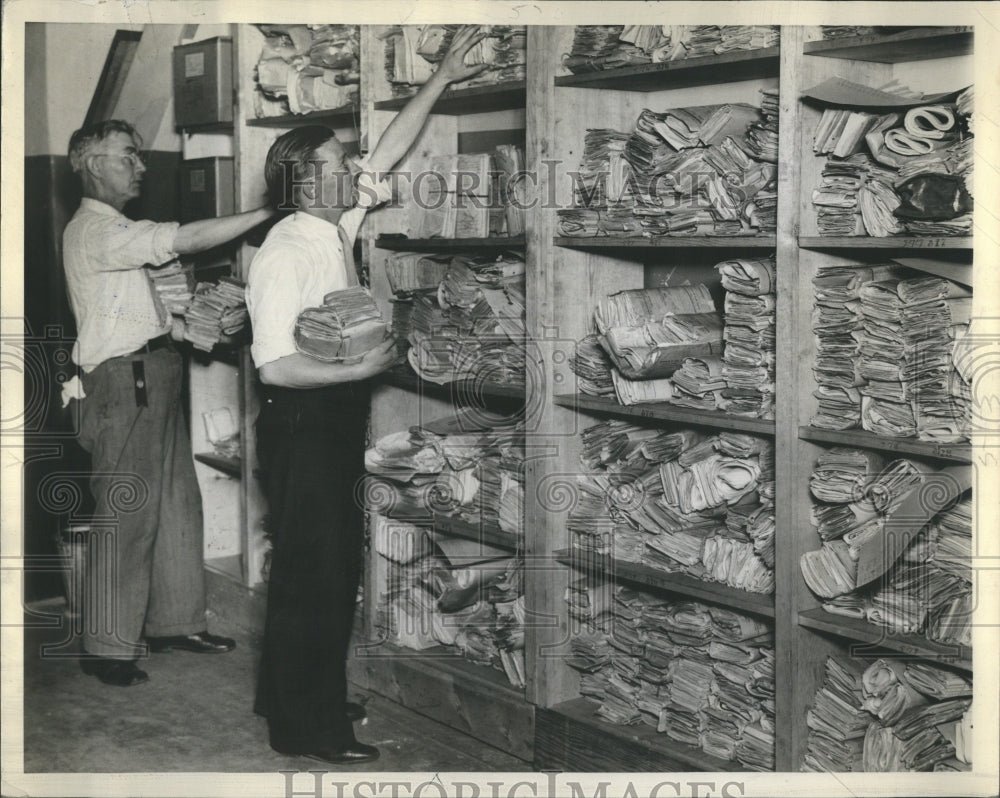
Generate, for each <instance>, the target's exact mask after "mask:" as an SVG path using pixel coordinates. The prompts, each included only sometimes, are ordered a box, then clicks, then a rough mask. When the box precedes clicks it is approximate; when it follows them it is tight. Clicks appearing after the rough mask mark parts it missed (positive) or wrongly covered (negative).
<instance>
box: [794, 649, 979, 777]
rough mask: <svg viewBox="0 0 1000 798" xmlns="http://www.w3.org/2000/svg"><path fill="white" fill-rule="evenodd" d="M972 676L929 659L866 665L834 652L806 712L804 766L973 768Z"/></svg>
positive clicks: (830, 768) (845, 769) (862, 769)
mask: <svg viewBox="0 0 1000 798" xmlns="http://www.w3.org/2000/svg"><path fill="white" fill-rule="evenodd" d="M971 704H972V680H971V676H970V677H968V678H966V677H965V676H963V675H960V674H958V673H956V672H954V671H950V670H945V669H943V668H937V667H934V666H933V665H928V664H927V663H923V662H913V661H911V662H902V661H900V660H882V659H880V660H876V661H874V662H872V663H871V664H870V665H868V667H863V666H862V664H861V663H857V662H855V661H854V660H851V659H848V658H846V657H838V658H834V657H829V658H828V659H827V661H826V677H825V679H824V681H823V684H822V685H821V686H820V688H819V689H818V690H817V691H816V695H815V697H814V699H813V702H812V706H811V707H810V709H809V711H808V713H807V715H806V722H807V724H808V726H809V738H808V740H807V743H806V746H807V748H806V753H805V757H804V758H803V763H802V768H801V769H802V770H803V771H807V772H814V773H822V772H828V773H845V772H852V771H853V772H865V771H867V772H883V773H893V772H899V771H934V772H946V773H950V772H963V771H969V770H971V769H972V714H971V710H970V705H971Z"/></svg>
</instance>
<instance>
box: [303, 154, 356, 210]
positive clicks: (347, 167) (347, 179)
mask: <svg viewBox="0 0 1000 798" xmlns="http://www.w3.org/2000/svg"><path fill="white" fill-rule="evenodd" d="M313 157H314V159H315V160H317V161H319V162H320V163H319V168H318V169H317V171H316V174H317V175H319V177H318V179H317V185H316V191H317V193H316V194H314V196H318V197H322V198H323V202H324V203H325V204H327V205H330V206H333V207H346V206H347V205H349V204H350V201H351V187H352V184H351V177H352V176H353V173H354V172H355V171H356V167H355V165H354V162H353V160H351V159H350V158H348V157H347V152H346V151H345V150H344V145H343V144H341V143H340V142H339V141H337V139H335V138H334V139H330V140H329V141H327V142H325V143H323V144H321V145H320V146H319V147H317V148H316V152H315V154H314V156H313Z"/></svg>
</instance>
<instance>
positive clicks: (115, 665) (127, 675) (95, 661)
mask: <svg viewBox="0 0 1000 798" xmlns="http://www.w3.org/2000/svg"><path fill="white" fill-rule="evenodd" d="M80 669H81V670H82V671H83V672H84V673H86V674H87V675H88V676H96V677H97V678H98V679H100V680H101V681H102V682H104V684H110V685H112V686H113V687H132V686H133V685H136V684H142V683H143V682H148V681H149V674H148V673H146V672H145V671H144V670H140V669H139V666H138V665H136V664H135V661H134V660H130V659H108V658H107V657H89V658H88V659H81V660H80Z"/></svg>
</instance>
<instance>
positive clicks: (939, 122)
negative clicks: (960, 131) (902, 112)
mask: <svg viewBox="0 0 1000 798" xmlns="http://www.w3.org/2000/svg"><path fill="white" fill-rule="evenodd" d="M903 127H904V128H906V132H907V133H909V134H910V135H911V136H919V137H920V138H924V139H935V140H941V139H944V138H952V137H953V135H954V131H955V115H954V114H953V113H952V111H951V109H950V108H948V106H946V105H924V106H921V107H919V108H911V109H910V110H909V111H907V112H906V117H905V119H904V120H903Z"/></svg>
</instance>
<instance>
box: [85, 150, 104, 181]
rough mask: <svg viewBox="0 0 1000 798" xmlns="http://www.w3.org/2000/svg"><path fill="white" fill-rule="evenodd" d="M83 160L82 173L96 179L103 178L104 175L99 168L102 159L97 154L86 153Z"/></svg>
mask: <svg viewBox="0 0 1000 798" xmlns="http://www.w3.org/2000/svg"><path fill="white" fill-rule="evenodd" d="M81 160H82V161H83V164H82V166H83V168H82V169H81V173H83V174H86V175H87V176H89V177H92V178H96V179H100V178H101V177H102V176H103V173H102V172H101V169H100V167H99V166H98V163H99V162H100V160H101V159H100V158H99V157H98V154H97V153H96V152H88V153H86V154H85V155H84V156H83V158H82V159H81Z"/></svg>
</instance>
